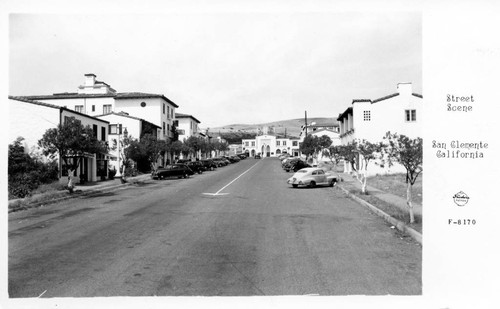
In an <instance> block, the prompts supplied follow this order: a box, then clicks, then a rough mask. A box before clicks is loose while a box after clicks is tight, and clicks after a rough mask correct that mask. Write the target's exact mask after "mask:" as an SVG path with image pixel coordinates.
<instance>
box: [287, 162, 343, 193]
mask: <svg viewBox="0 0 500 309" xmlns="http://www.w3.org/2000/svg"><path fill="white" fill-rule="evenodd" d="M286 182H287V183H288V184H291V185H292V187H294V188H297V187H298V186H308V187H311V188H314V187H316V186H330V187H333V186H335V185H336V184H337V182H338V176H337V175H336V174H334V173H331V172H326V173H325V171H324V170H322V169H321V168H317V167H308V168H303V169H301V170H298V171H297V172H296V173H295V174H293V176H292V177H290V178H288V180H287V181H286Z"/></svg>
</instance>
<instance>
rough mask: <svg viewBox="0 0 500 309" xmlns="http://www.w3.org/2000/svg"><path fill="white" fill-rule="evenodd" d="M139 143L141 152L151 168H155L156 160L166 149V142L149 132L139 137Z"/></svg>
mask: <svg viewBox="0 0 500 309" xmlns="http://www.w3.org/2000/svg"><path fill="white" fill-rule="evenodd" d="M140 144H141V147H142V150H143V154H144V155H145V156H146V157H147V158H148V162H149V164H150V166H151V170H153V171H155V170H156V169H157V162H158V160H159V159H160V157H161V156H162V155H164V154H165V152H166V151H167V150H168V144H167V142H166V141H164V140H159V139H157V138H156V136H153V135H151V134H144V136H143V137H141V140H140Z"/></svg>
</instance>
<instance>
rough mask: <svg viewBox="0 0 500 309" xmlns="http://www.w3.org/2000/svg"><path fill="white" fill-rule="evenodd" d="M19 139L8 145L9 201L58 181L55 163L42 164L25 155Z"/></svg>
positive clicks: (36, 159) (37, 159) (21, 140)
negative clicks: (42, 185) (40, 186)
mask: <svg viewBox="0 0 500 309" xmlns="http://www.w3.org/2000/svg"><path fill="white" fill-rule="evenodd" d="M23 140H24V139H23V138H22V137H19V138H17V139H16V141H14V142H13V143H12V144H10V145H9V161H8V162H9V169H8V173H9V177H8V191H9V199H16V198H24V197H26V196H29V195H31V194H32V192H33V191H34V190H35V189H36V188H38V186H39V185H41V184H48V183H51V182H53V181H54V180H57V179H58V175H59V171H58V164H57V162H56V161H48V162H43V161H41V160H40V159H39V158H37V157H36V156H35V157H31V156H30V155H29V154H27V153H25V151H24V146H23V145H22V142H23Z"/></svg>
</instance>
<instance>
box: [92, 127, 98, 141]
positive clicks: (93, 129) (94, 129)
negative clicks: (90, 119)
mask: <svg viewBox="0 0 500 309" xmlns="http://www.w3.org/2000/svg"><path fill="white" fill-rule="evenodd" d="M92 131H94V137H95V138H97V125H96V124H93V125H92Z"/></svg>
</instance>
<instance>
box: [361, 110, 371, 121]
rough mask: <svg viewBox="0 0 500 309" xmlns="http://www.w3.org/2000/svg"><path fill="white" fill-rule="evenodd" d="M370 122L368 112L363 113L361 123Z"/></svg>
mask: <svg viewBox="0 0 500 309" xmlns="http://www.w3.org/2000/svg"><path fill="white" fill-rule="evenodd" d="M370 120H371V115H370V111H363V121H370Z"/></svg>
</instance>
